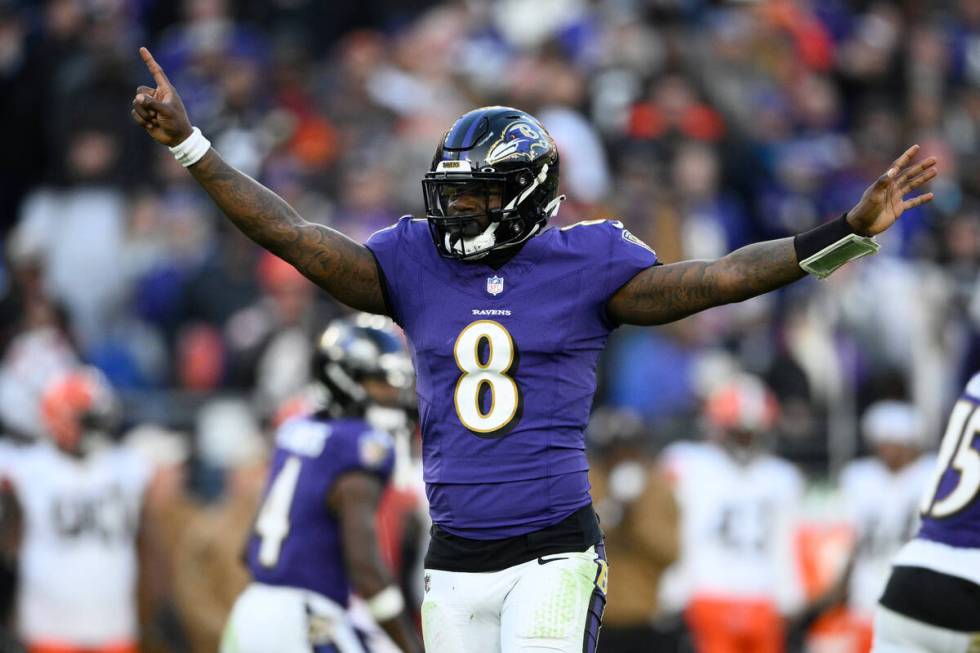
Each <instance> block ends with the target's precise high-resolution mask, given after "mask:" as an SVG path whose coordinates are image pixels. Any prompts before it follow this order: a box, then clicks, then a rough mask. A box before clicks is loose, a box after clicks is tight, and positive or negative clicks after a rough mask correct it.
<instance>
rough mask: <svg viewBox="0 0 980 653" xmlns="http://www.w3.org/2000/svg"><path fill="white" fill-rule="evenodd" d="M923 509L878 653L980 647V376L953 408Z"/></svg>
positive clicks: (885, 606) (894, 587)
mask: <svg viewBox="0 0 980 653" xmlns="http://www.w3.org/2000/svg"><path fill="white" fill-rule="evenodd" d="M919 507H920V510H921V512H920V517H921V520H922V525H921V526H920V528H919V531H918V533H917V534H916V536H915V538H914V539H913V540H912V541H911V542H909V543H908V544H906V545H905V546H904V547H903V548H902V550H901V551H900V552H899V553H898V555H897V556H896V557H895V560H894V567H893V568H892V573H891V577H890V578H889V580H888V584H887V585H886V586H885V592H884V594H883V595H882V597H881V601H880V603H879V606H878V610H877V612H876V614H875V624H874V646H873V649H872V650H873V652H874V653H972V652H973V651H977V650H980V373H976V374H974V376H973V378H972V379H970V381H969V383H967V385H966V388H965V389H964V390H963V394H962V395H961V396H960V398H959V401H957V402H956V404H955V405H954V406H953V412H952V414H951V415H950V417H949V424H948V425H947V427H946V433H945V434H944V435H943V439H942V442H941V443H940V446H939V455H938V460H937V462H936V465H935V467H934V470H933V474H932V478H931V479H929V483H928V485H927V486H926V491H925V493H924V495H923V497H922V503H921V504H920V506H919Z"/></svg>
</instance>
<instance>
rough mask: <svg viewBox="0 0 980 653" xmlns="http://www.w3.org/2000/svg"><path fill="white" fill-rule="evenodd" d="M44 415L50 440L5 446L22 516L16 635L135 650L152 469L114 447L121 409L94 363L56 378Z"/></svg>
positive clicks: (0, 454)
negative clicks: (143, 524) (141, 542)
mask: <svg viewBox="0 0 980 653" xmlns="http://www.w3.org/2000/svg"><path fill="white" fill-rule="evenodd" d="M41 413H42V419H43V422H44V426H45V428H46V430H47V432H48V433H49V434H50V436H51V440H50V441H48V440H43V441H39V442H37V443H36V444H32V445H29V446H24V447H12V446H8V447H4V448H2V449H0V476H3V477H4V478H6V479H7V480H8V481H9V482H10V484H11V486H12V488H13V492H14V495H15V497H16V500H17V503H18V505H19V507H20V512H21V514H22V515H23V524H22V533H23V535H22V539H21V543H20V546H19V590H18V596H17V629H18V632H19V634H20V636H21V638H22V639H23V640H24V642H25V644H26V645H27V647H28V650H29V652H30V653H135V652H136V651H137V650H138V647H137V642H138V638H139V633H138V619H137V609H136V589H137V581H138V552H137V535H138V530H139V527H140V518H141V510H142V504H143V496H144V491H145V489H146V487H147V484H148V483H149V481H150V476H151V469H150V466H149V464H148V463H146V462H145V461H144V459H143V458H142V457H141V456H139V455H138V454H137V453H135V452H134V451H131V450H129V449H126V448H124V447H122V446H119V445H117V444H115V443H114V439H115V437H116V435H117V434H116V428H117V426H118V424H119V406H118V403H117V400H116V397H115V395H114V393H113V390H112V389H111V388H110V387H109V384H108V382H107V381H106V380H105V378H104V377H103V376H102V374H101V373H100V372H99V371H98V370H96V369H94V368H79V369H76V370H74V371H71V372H69V373H68V374H67V375H64V376H61V377H58V378H56V379H55V380H54V381H52V382H51V383H50V384H49V385H48V387H47V388H46V389H45V391H44V393H43V395H42V400H41ZM8 527H11V526H10V525H7V526H5V527H4V528H5V529H6V528H8Z"/></svg>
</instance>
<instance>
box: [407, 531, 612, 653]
mask: <svg viewBox="0 0 980 653" xmlns="http://www.w3.org/2000/svg"><path fill="white" fill-rule="evenodd" d="M596 548H598V549H599V552H598V553H597V552H596ZM607 579H608V566H607V565H606V561H605V556H604V555H603V551H602V547H601V545H600V546H599V547H592V548H590V549H589V550H588V551H584V552H570V553H556V554H553V555H547V556H544V557H542V558H535V559H534V560H531V561H530V562H525V563H522V564H519V565H515V566H513V567H509V568H507V569H503V570H501V571H494V572H483V573H465V572H456V571H439V570H436V569H426V570H425V590H426V591H425V599H424V600H423V601H422V633H423V636H424V638H425V651H426V653H583V652H584V653H594V651H595V649H596V643H597V642H598V638H599V625H600V621H601V620H602V610H603V608H604V607H605V604H606V597H605V592H606V583H607Z"/></svg>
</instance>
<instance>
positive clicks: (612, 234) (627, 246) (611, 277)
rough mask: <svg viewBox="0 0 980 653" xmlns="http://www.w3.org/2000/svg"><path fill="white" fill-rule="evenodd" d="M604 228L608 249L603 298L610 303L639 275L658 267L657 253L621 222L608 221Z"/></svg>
mask: <svg viewBox="0 0 980 653" xmlns="http://www.w3.org/2000/svg"><path fill="white" fill-rule="evenodd" d="M604 228H605V229H606V231H607V237H608V249H607V254H606V260H605V263H606V278H605V286H604V288H603V297H604V299H605V300H606V301H608V300H609V298H610V297H612V296H613V295H614V294H615V293H616V291H617V290H619V289H620V288H622V287H623V286H624V285H625V284H626V282H627V281H629V280H630V279H632V278H633V277H635V276H636V275H637V273H639V272H641V271H643V270H646V269H647V268H648V267H650V266H652V265H656V264H657V253H656V252H654V251H653V249H652V248H651V247H650V246H649V245H647V244H646V243H644V242H643V241H642V240H640V239H639V238H637V237H636V236H634V235H633V234H632V233H630V230H629V229H627V228H626V227H624V226H623V223H622V222H620V221H619V220H607V221H606V222H605V225H604Z"/></svg>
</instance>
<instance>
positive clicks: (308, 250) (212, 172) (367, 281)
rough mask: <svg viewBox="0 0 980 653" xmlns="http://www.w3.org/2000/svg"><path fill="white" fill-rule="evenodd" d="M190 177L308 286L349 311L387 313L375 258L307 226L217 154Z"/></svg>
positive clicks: (347, 240) (321, 228)
mask: <svg viewBox="0 0 980 653" xmlns="http://www.w3.org/2000/svg"><path fill="white" fill-rule="evenodd" d="M188 170H190V173H191V174H192V175H193V176H194V179H196V180H197V181H198V183H199V184H201V187H203V188H204V190H206V191H207V193H208V195H210V196H211V199H213V200H214V202H215V204H217V205H218V207H219V208H220V209H221V210H222V211H223V212H224V214H225V215H227V216H228V218H229V219H230V220H231V221H232V222H234V223H235V226H236V227H238V228H239V229H241V231H242V233H244V234H245V235H246V236H248V237H249V238H251V239H252V240H254V241H255V242H256V243H258V244H259V245H261V246H262V247H265V248H266V249H268V250H269V251H270V252H272V253H273V254H275V255H276V256H279V257H280V258H282V259H284V260H286V261H289V262H290V263H291V264H292V265H293V266H295V267H296V269H297V270H299V271H300V272H302V273H303V274H304V275H305V276H306V277H307V278H308V279H309V280H310V281H312V282H313V283H315V284H317V285H318V286H320V287H321V288H323V289H324V290H326V291H327V292H328V293H330V294H331V295H332V296H333V297H334V298H335V299H337V300H338V301H341V302H343V303H345V304H347V305H348V306H351V307H353V308H356V309H358V310H362V311H368V312H370V313H384V312H385V303H384V296H383V295H382V292H381V282H380V280H379V279H378V268H377V265H376V264H375V262H374V256H373V255H372V254H371V252H370V251H369V250H368V248H367V247H365V246H364V245H360V244H358V243H355V242H354V241H353V240H351V239H350V238H348V237H347V236H345V235H344V234H342V233H340V232H339V231H335V230H334V229H330V228H329V227H324V226H323V225H319V224H315V223H312V222H307V221H306V220H304V219H303V218H302V217H300V215H299V214H298V213H296V211H295V210H293V207H291V206H289V204H287V203H286V201H285V200H283V199H282V198H281V197H279V196H278V195H276V194H275V193H273V192H272V191H271V190H269V189H268V188H266V187H265V186H263V185H262V184H260V183H258V182H257V181H255V180H254V179H252V178H251V177H249V176H248V175H245V174H243V173H241V172H239V171H238V170H236V169H235V168H233V167H231V166H230V165H228V164H227V163H225V162H224V160H223V159H222V158H221V157H220V156H219V155H218V153H217V152H215V151H214V150H211V151H209V152H208V153H207V154H205V155H204V158H203V159H201V160H200V161H199V162H197V163H195V164H194V165H192V166H191V167H190V168H188Z"/></svg>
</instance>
